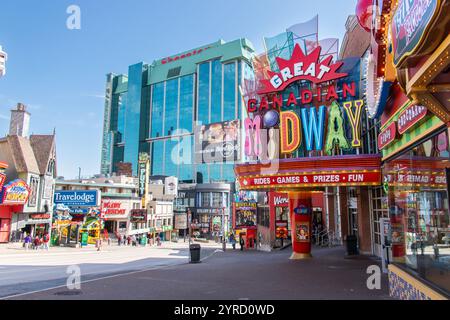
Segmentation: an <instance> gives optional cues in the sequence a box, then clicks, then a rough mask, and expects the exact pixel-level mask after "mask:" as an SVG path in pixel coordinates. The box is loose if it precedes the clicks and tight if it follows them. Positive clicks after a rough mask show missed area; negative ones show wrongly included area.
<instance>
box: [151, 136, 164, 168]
mask: <svg viewBox="0 0 450 320" xmlns="http://www.w3.org/2000/svg"><path fill="white" fill-rule="evenodd" d="M152 174H153V175H160V174H164V140H157V141H153V142H152Z"/></svg>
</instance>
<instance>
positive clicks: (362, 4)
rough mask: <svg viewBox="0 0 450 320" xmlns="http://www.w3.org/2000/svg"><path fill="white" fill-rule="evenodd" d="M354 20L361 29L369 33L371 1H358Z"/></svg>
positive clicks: (371, 10)
mask: <svg viewBox="0 0 450 320" xmlns="http://www.w3.org/2000/svg"><path fill="white" fill-rule="evenodd" d="M355 13H356V18H357V19H358V22H359V24H360V26H361V27H363V28H364V30H366V31H367V32H370V30H371V27H372V13H373V0H358V3H357V5H356V12H355Z"/></svg>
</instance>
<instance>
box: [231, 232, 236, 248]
mask: <svg viewBox="0 0 450 320" xmlns="http://www.w3.org/2000/svg"><path fill="white" fill-rule="evenodd" d="M231 245H232V246H233V250H236V238H235V237H234V235H233V234H232V235H231Z"/></svg>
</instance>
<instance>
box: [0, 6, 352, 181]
mask: <svg viewBox="0 0 450 320" xmlns="http://www.w3.org/2000/svg"><path fill="white" fill-rule="evenodd" d="M70 5H77V6H79V8H80V10H81V29H79V30H70V29H68V28H67V26H66V21H67V19H68V18H69V16H70V13H67V12H66V11H67V8H68V7H69V6H70ZM355 6H356V0H314V1H311V0H283V1H281V0H171V1H156V0H126V1H125V0H70V1H66V0H40V1H35V0H27V1H24V0H1V4H0V45H1V46H2V47H3V50H5V51H6V52H7V54H8V61H7V64H6V66H7V73H6V75H5V76H4V77H2V78H0V137H2V136H5V135H6V134H7V133H8V130H9V116H10V110H11V109H12V108H13V107H15V105H16V104H17V102H22V103H24V104H25V105H26V106H27V107H28V111H29V112H30V113H31V125H30V133H34V134H51V133H52V132H53V130H54V129H55V130H56V139H57V146H56V148H57V162H58V163H57V171H58V172H57V173H58V175H59V176H64V177H65V178H74V177H77V176H78V170H79V169H78V168H81V175H82V176H91V175H93V174H98V173H99V171H100V154H101V140H102V126H103V108H104V91H105V79H106V74H107V73H109V72H114V73H117V74H120V73H126V72H127V71H128V66H129V65H131V64H134V63H137V62H140V61H144V62H148V63H151V62H152V61H153V60H157V59H161V58H164V57H167V56H171V55H174V54H176V53H179V52H183V51H187V50H189V49H193V48H196V47H199V46H202V45H204V44H208V43H211V42H214V41H217V40H219V39H223V40H225V41H232V40H235V39H238V38H247V39H249V40H250V41H251V42H252V43H253V45H254V47H255V49H256V51H257V52H262V50H263V37H264V36H266V37H271V36H274V35H277V34H279V33H281V32H283V31H284V30H285V29H286V28H288V27H290V26H291V25H293V24H296V23H299V22H304V21H307V20H309V19H311V18H312V17H313V16H314V15H316V14H319V38H320V39H322V38H329V37H335V38H339V39H340V41H341V40H342V38H343V36H344V33H345V22H346V19H347V17H348V15H351V14H354V11H355Z"/></svg>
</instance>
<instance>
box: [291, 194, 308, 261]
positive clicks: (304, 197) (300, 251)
mask: <svg viewBox="0 0 450 320" xmlns="http://www.w3.org/2000/svg"><path fill="white" fill-rule="evenodd" d="M311 206H312V203H311V193H310V192H289V212H290V215H291V229H292V251H293V252H292V255H291V259H305V258H310V257H311V231H312V230H311V211H312V207H311Z"/></svg>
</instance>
